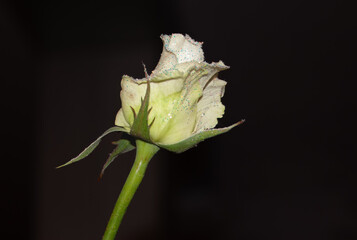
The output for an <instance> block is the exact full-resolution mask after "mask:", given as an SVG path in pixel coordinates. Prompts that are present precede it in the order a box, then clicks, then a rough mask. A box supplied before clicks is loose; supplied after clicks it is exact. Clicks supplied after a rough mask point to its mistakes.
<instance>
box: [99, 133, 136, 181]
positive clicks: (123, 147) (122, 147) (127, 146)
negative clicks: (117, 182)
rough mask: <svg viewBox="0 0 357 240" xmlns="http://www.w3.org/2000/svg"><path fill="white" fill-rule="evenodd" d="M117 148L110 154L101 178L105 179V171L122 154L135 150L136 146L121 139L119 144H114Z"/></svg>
mask: <svg viewBox="0 0 357 240" xmlns="http://www.w3.org/2000/svg"><path fill="white" fill-rule="evenodd" d="M114 144H115V145H117V146H116V148H114V150H113V152H111V153H110V154H109V157H108V159H107V161H106V162H105V164H104V166H103V168H102V171H101V172H100V176H99V178H102V177H103V174H104V171H105V169H106V168H107V167H108V166H109V165H110V164H111V163H112V162H113V161H114V159H116V158H117V157H118V156H119V155H120V154H123V153H126V152H129V151H131V150H133V149H135V146H133V145H132V144H131V142H130V141H129V140H128V139H120V140H119V141H117V142H114Z"/></svg>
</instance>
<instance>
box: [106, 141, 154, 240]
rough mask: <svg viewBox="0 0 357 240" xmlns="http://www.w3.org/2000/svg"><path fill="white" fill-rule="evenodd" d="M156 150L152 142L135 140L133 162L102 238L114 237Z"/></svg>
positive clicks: (109, 238)
mask: <svg viewBox="0 0 357 240" xmlns="http://www.w3.org/2000/svg"><path fill="white" fill-rule="evenodd" d="M158 150H159V147H157V146H155V145H153V144H150V143H147V142H144V141H141V140H136V157H135V162H134V164H133V166H132V168H131V170H130V173H129V176H128V177H127V179H126V181H125V184H124V187H123V189H122V190H121V193H120V195H119V198H118V200H117V202H116V204H115V207H114V209H113V212H112V215H111V217H110V219H109V222H108V225H107V228H106V230H105V232H104V235H103V238H102V239H103V240H113V239H114V238H115V235H116V234H117V231H118V228H119V225H120V223H121V221H122V219H123V217H124V214H125V212H126V209H127V207H128V206H129V203H130V201H131V199H132V198H133V196H134V194H135V192H136V189H137V188H138V187H139V185H140V183H141V180H142V179H143V177H144V174H145V171H146V167H147V165H148V163H149V162H150V160H151V158H152V157H153V156H154V155H155V153H156V152H157V151H158Z"/></svg>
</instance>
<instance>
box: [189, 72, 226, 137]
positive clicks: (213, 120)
mask: <svg viewBox="0 0 357 240" xmlns="http://www.w3.org/2000/svg"><path fill="white" fill-rule="evenodd" d="M226 84H227V83H226V82H225V81H223V80H220V79H218V78H217V77H215V78H214V79H212V80H211V81H210V82H209V83H208V85H207V86H206V87H205V89H204V90H203V96H202V98H201V99H200V101H199V102H198V104H197V116H198V119H197V125H196V127H195V131H194V132H200V131H203V130H206V129H211V128H214V127H215V126H216V125H217V123H218V121H217V118H221V117H222V116H223V114H224V105H223V104H222V103H221V98H222V97H223V95H224V88H225V85H226Z"/></svg>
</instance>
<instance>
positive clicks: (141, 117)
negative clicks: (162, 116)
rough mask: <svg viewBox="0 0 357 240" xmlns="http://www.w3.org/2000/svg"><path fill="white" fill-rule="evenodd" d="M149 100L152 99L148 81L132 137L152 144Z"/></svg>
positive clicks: (131, 133)
mask: <svg viewBox="0 0 357 240" xmlns="http://www.w3.org/2000/svg"><path fill="white" fill-rule="evenodd" d="M149 99H150V80H148V81H147V88H146V93H145V97H144V100H142V101H141V106H140V109H139V112H138V114H137V115H136V117H135V119H134V123H133V126H132V127H131V130H130V135H131V136H134V137H137V138H140V139H142V140H144V141H147V142H151V140H150V126H149V124H148V115H149V113H150V110H148V108H149ZM133 111H134V110H133ZM154 120H155V119H154Z"/></svg>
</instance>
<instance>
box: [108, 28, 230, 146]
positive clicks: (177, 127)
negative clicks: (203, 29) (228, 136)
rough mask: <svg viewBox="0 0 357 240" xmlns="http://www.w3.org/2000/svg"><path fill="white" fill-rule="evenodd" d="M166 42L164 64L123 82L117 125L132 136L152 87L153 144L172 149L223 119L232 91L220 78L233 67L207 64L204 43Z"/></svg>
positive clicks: (181, 39)
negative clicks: (226, 92)
mask: <svg viewBox="0 0 357 240" xmlns="http://www.w3.org/2000/svg"><path fill="white" fill-rule="evenodd" d="M161 39H162V40H163V44H164V46H163V51H162V54H161V58H160V60H159V63H158V64H157V66H156V68H155V70H154V71H153V72H152V73H151V75H150V76H147V77H145V78H143V79H134V78H132V77H129V76H126V75H124V76H123V78H122V81H121V87H122V90H121V92H120V97H121V101H122V108H121V109H120V110H119V112H118V113H117V115H116V119H115V125H117V126H120V127H123V128H124V129H125V130H126V131H127V132H130V131H131V127H132V126H133V123H134V120H135V117H136V114H137V113H138V112H139V110H140V108H141V105H142V99H144V97H145V94H146V91H147V86H148V81H150V98H149V107H148V109H149V114H148V124H149V133H150V142H152V143H154V144H156V145H159V146H168V145H174V144H177V143H180V142H182V141H185V140H187V139H190V138H191V137H193V136H198V135H197V134H199V133H203V132H205V131H207V130H210V129H212V128H214V127H215V126H216V125H217V123H218V121H217V118H221V117H222V116H223V114H224V105H223V104H222V102H221V98H222V97H223V94H224V89H225V85H226V82H225V81H223V80H220V79H219V78H218V72H219V71H222V70H225V69H228V68H229V67H228V66H226V65H224V63H223V62H222V61H219V62H217V63H211V64H208V63H206V62H205V61H204V55H203V51H202V43H199V42H195V41H194V40H193V39H192V38H190V37H189V36H188V35H186V36H183V35H182V34H172V35H171V36H168V35H162V36H161ZM234 126H236V125H234ZM234 126H233V125H232V126H231V127H229V129H231V128H232V127H234ZM229 129H228V128H225V129H223V130H224V131H223V130H222V132H225V131H228V130H229ZM217 134H219V133H217ZM217 134H214V135H217ZM209 137H211V136H209ZM204 138H207V137H204ZM146 140H148V139H146ZM202 140H204V139H201V140H200V141H202Z"/></svg>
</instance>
